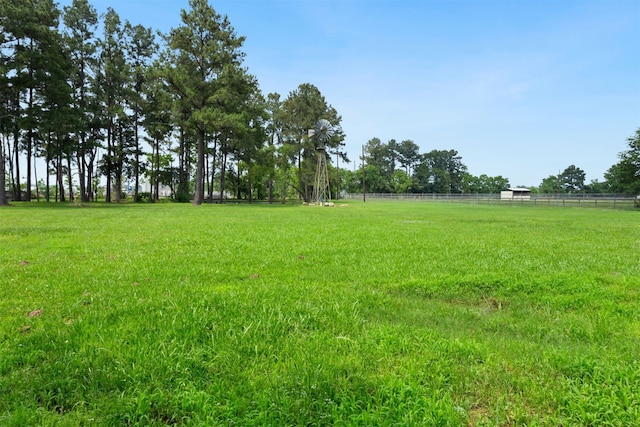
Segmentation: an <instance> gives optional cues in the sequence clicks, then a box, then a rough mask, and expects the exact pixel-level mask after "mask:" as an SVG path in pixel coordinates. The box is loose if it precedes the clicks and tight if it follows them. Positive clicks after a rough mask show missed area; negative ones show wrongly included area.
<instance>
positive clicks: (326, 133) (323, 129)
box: [309, 119, 333, 206]
mask: <svg viewBox="0 0 640 427" xmlns="http://www.w3.org/2000/svg"><path fill="white" fill-rule="evenodd" d="M313 135H315V137H316V139H317V140H318V145H317V146H316V157H317V163H316V178H315V180H314V185H313V197H312V200H311V201H312V202H314V203H317V204H319V205H321V206H322V205H329V204H330V203H331V187H329V173H328V172H327V153H326V150H325V145H326V143H327V141H329V139H330V138H331V137H332V136H333V126H331V123H329V121H328V120H325V119H320V120H319V121H318V123H316V128H315V129H311V130H310V131H309V136H313Z"/></svg>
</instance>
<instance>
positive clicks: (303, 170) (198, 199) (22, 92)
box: [0, 0, 640, 204]
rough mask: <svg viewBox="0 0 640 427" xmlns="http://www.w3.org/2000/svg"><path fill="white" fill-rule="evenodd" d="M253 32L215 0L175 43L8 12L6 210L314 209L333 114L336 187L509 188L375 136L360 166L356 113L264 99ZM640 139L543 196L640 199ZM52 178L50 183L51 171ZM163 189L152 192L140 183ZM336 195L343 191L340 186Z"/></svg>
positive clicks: (105, 23) (12, 7)
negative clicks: (227, 201) (323, 135)
mask: <svg viewBox="0 0 640 427" xmlns="http://www.w3.org/2000/svg"><path fill="white" fill-rule="evenodd" d="M244 40H245V38H244V37H243V36H240V35H238V34H237V33H236V31H235V30H234V28H233V27H232V25H231V23H230V22H229V20H228V18H227V17H226V16H223V15H220V14H219V13H217V12H216V10H215V9H214V8H213V7H212V6H211V5H210V4H209V3H208V1H207V0H189V9H188V10H182V12H181V23H180V25H179V26H178V27H176V28H173V29H172V30H170V31H169V32H168V33H166V34H165V33H159V32H157V31H155V30H153V29H152V28H147V27H144V26H142V25H136V24H133V23H131V22H129V21H126V20H125V21H124V22H122V20H121V19H120V17H119V15H118V14H117V12H116V11H115V10H114V9H112V8H108V9H107V10H106V12H105V13H103V14H98V13H97V11H96V9H95V8H94V7H93V6H92V5H91V4H90V3H89V1H88V0H73V2H72V4H71V5H70V6H66V7H64V8H63V9H60V8H59V7H58V5H57V4H56V3H54V1H53V0H13V1H11V2H6V1H3V2H0V204H7V203H8V197H7V194H6V192H5V191H4V189H5V188H8V189H9V192H10V193H11V196H12V198H13V199H14V200H25V201H30V200H33V199H34V198H38V199H40V197H43V198H44V199H45V200H46V201H67V200H79V201H82V202H89V201H95V200H98V199H104V200H106V201H107V202H112V201H113V202H119V201H120V200H121V197H122V189H123V188H125V187H130V188H131V196H132V197H133V200H135V201H140V200H150V201H155V200H158V199H159V198H160V194H161V188H163V187H165V188H169V189H170V193H171V197H172V198H173V199H174V200H177V201H189V200H193V203H194V204H201V203H203V202H205V201H209V202H214V201H223V200H224V198H225V197H226V195H233V196H235V197H237V198H243V199H247V200H248V201H252V200H254V199H266V200H269V201H270V202H273V201H274V200H281V201H286V200H287V198H291V197H298V198H300V199H303V200H305V201H309V200H310V198H311V194H312V191H313V182H314V180H313V177H314V174H315V165H316V156H317V153H318V150H317V146H318V141H317V140H316V139H315V138H314V137H313V136H312V133H310V132H309V130H310V129H313V128H314V126H315V125H316V123H318V121H319V120H321V119H325V120H327V121H328V122H329V123H330V124H331V126H332V129H333V132H332V136H331V138H329V139H328V140H327V141H326V150H324V151H323V152H324V153H326V156H327V157H328V160H329V164H331V161H332V160H333V159H335V164H334V165H330V167H329V175H330V181H331V183H332V191H335V192H336V193H338V194H339V193H341V192H358V191H368V192H397V193H404V192H425V193H469V192H472V193H496V192H499V191H501V190H503V189H505V188H507V187H509V182H508V180H507V179H506V178H504V177H502V176H495V177H491V176H487V175H480V176H477V177H476V176H472V175H471V174H469V173H468V170H467V167H466V166H465V165H464V163H463V162H462V158H461V156H460V155H459V154H458V152H457V151H456V150H432V151H430V152H427V153H420V152H419V146H418V145H417V144H416V143H414V142H413V141H412V140H405V141H401V142H397V141H395V140H391V141H388V142H386V143H384V142H382V141H380V139H378V138H373V139H371V140H369V141H368V142H367V143H366V145H365V146H364V149H363V156H362V159H361V160H362V164H361V168H360V170H358V171H356V170H353V171H352V170H349V169H347V168H342V169H340V168H339V167H338V166H339V164H340V161H342V162H343V163H344V162H348V161H349V159H348V158H347V156H346V153H345V151H344V139H345V134H344V132H343V131H342V128H341V121H342V118H341V116H340V115H339V114H338V112H337V111H336V109H335V108H334V107H332V106H331V105H330V104H329V103H328V102H327V101H326V99H325V98H324V96H323V95H322V93H321V92H320V90H319V89H318V88H317V87H315V86H314V85H312V84H310V83H303V84H300V85H299V86H298V87H297V88H296V89H294V90H292V91H291V92H289V94H288V95H287V96H286V97H282V96H281V95H280V94H278V93H269V94H267V95H264V94H263V93H262V92H261V90H260V88H259V84H258V81H257V78H256V77H255V76H253V75H252V74H250V73H249V70H248V69H247V68H246V67H245V66H244V65H243V61H244V58H245V53H244V52H243V51H242V46H243V43H244ZM639 141H640V130H638V131H637V132H636V135H635V136H634V137H631V138H629V151H625V152H623V153H621V154H620V162H619V163H618V164H616V165H614V166H612V167H611V168H610V169H609V171H608V172H607V174H606V175H605V178H606V181H605V182H597V181H595V182H594V181H592V182H591V183H590V184H585V183H584V176H585V174H584V171H582V170H581V169H580V168H578V167H576V166H574V165H572V166H569V167H568V168H567V169H566V170H565V171H564V172H562V173H560V174H558V175H554V176H550V177H548V178H545V179H544V180H543V182H542V183H541V184H540V186H539V187H538V188H537V189H534V190H536V191H541V192H621V193H630V194H636V193H638V192H640V184H639V183H638V180H639V177H640V172H638V171H640V162H639V161H638V158H640V154H639V153H640V147H639V145H640V142H639ZM43 166H44V170H45V173H44V176H40V177H38V172H39V171H42V170H43ZM143 181H144V182H146V183H149V188H148V191H145V192H141V191H140V188H141V183H142V182H143ZM333 189H335V190H333Z"/></svg>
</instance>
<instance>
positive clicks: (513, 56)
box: [60, 0, 640, 186]
mask: <svg viewBox="0 0 640 427" xmlns="http://www.w3.org/2000/svg"><path fill="white" fill-rule="evenodd" d="M90 2H91V4H93V5H94V6H95V7H96V9H97V10H98V12H101V13H102V12H104V11H105V10H106V8H107V7H108V6H111V7H113V8H114V9H115V10H116V12H118V14H119V15H120V17H121V18H122V19H123V20H124V19H127V20H129V21H130V22H132V23H134V24H138V23H140V24H143V25H145V26H149V27H153V28H155V29H158V30H161V31H164V32H166V31H168V30H169V29H170V28H172V27H176V26H179V25H180V9H183V8H188V1H187V0H126V1H125V0H93V1H90ZM70 3H71V0H62V1H60V4H61V5H62V6H64V5H66V4H70ZM210 4H212V5H213V7H214V8H215V9H216V10H217V11H218V13H221V14H226V15H228V16H229V20H230V21H231V24H232V25H233V26H234V28H235V29H236V32H237V33H238V34H239V35H244V36H246V37H247V40H246V42H245V45H244V48H243V50H244V52H245V53H246V59H245V65H246V66H247V67H248V69H249V71H250V72H251V73H252V74H254V75H255V76H256V77H257V78H258V80H259V82H260V87H261V89H262V91H263V92H264V93H265V95H266V94H267V93H269V92H278V93H280V94H281V95H282V97H283V98H284V97H286V96H287V94H288V93H289V92H290V91H292V90H295V89H296V88H297V87H298V85H299V84H301V83H311V84H314V85H315V86H317V87H318V88H319V89H320V91H321V92H322V94H323V95H324V96H325V98H326V99H327V102H329V103H330V104H331V105H333V106H334V107H335V108H336V109H337V111H338V113H340V114H341V115H342V125H343V129H344V131H345V133H346V135H347V137H346V140H345V142H346V145H347V151H348V154H349V157H350V159H351V160H352V163H351V165H350V166H349V167H351V168H353V161H355V162H357V164H358V165H359V159H358V157H359V154H360V152H361V147H362V145H363V144H365V143H366V142H367V141H368V140H369V139H371V138H373V137H378V138H380V139H381V140H383V141H388V140H390V139H396V140H397V141H402V140H405V139H411V140H413V141H414V142H415V143H416V144H418V145H419V146H420V148H421V152H428V151H431V150H433V149H438V150H449V149H455V150H457V151H458V152H459V154H460V155H461V156H462V161H463V163H465V164H466V165H467V166H468V168H469V172H470V173H471V174H473V175H480V174H487V175H490V176H495V175H502V176H504V177H506V178H508V179H509V181H510V183H511V184H512V185H514V186H515V185H529V186H537V185H539V184H540V183H541V181H542V179H543V178H545V177H547V176H549V175H555V174H557V173H558V172H559V171H562V170H564V169H565V168H566V167H567V166H569V165H572V164H573V165H576V166H578V167H580V168H582V169H583V170H584V171H585V172H586V174H587V182H589V181H590V180H592V179H598V180H600V181H602V180H603V174H604V172H605V171H606V170H607V169H608V168H609V167H610V166H611V165H613V164H614V163H616V162H617V161H618V158H617V154H618V153H619V152H620V151H623V150H625V149H626V148H627V142H626V139H627V137H629V136H631V135H632V134H633V133H634V132H635V130H636V129H637V128H638V127H640V0H594V1H588V0H581V1H578V0H538V1H527V0H524V1H515V0H422V1H420V0H395V1H394V0H367V1H365V0H314V1H311V0H220V1H213V0H212V1H210Z"/></svg>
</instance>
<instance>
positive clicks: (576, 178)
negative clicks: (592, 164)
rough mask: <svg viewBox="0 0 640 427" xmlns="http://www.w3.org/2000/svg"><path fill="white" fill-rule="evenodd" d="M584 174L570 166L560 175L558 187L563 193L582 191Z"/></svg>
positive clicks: (577, 168)
mask: <svg viewBox="0 0 640 427" xmlns="http://www.w3.org/2000/svg"><path fill="white" fill-rule="evenodd" d="M584 179H585V172H584V171H583V170H582V169H580V168H579V167H576V166H575V165H571V166H569V167H567V168H566V169H565V170H564V171H562V173H561V174H560V186H561V187H562V190H563V191H564V192H565V193H575V192H579V191H582V190H584Z"/></svg>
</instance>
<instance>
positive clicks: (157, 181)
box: [153, 139, 160, 201]
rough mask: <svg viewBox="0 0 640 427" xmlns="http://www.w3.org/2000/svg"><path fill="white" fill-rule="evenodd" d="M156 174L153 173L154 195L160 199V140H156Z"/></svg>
mask: <svg viewBox="0 0 640 427" xmlns="http://www.w3.org/2000/svg"><path fill="white" fill-rule="evenodd" d="M155 150H156V153H155V170H156V171H155V174H153V176H154V179H155V182H154V184H155V194H154V195H153V197H154V200H156V201H158V200H160V141H158V140H157V139H156V140H155Z"/></svg>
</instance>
